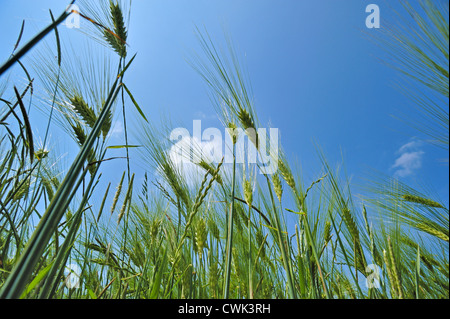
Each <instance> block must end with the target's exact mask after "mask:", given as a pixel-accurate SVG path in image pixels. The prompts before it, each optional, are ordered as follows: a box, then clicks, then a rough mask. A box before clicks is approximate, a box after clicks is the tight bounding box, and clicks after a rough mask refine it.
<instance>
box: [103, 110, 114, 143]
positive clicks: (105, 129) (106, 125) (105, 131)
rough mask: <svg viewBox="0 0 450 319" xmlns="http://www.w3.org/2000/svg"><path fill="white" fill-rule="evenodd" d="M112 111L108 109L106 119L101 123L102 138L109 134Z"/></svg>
mask: <svg viewBox="0 0 450 319" xmlns="http://www.w3.org/2000/svg"><path fill="white" fill-rule="evenodd" d="M112 116H113V115H112V111H111V110H110V111H109V112H108V113H106V119H105V122H104V123H103V125H102V134H103V139H106V137H107V136H108V134H109V131H110V130H111V125H112Z"/></svg>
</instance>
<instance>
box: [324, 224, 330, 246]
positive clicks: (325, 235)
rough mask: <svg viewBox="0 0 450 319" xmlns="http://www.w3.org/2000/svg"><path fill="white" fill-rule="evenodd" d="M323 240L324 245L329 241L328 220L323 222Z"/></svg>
mask: <svg viewBox="0 0 450 319" xmlns="http://www.w3.org/2000/svg"><path fill="white" fill-rule="evenodd" d="M323 239H324V240H325V243H328V242H329V241H330V239H331V223H330V221H329V220H327V221H326V222H325V227H324V229H323Z"/></svg>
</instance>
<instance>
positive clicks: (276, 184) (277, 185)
mask: <svg viewBox="0 0 450 319" xmlns="http://www.w3.org/2000/svg"><path fill="white" fill-rule="evenodd" d="M272 183H273V188H274V190H275V194H276V195H277V197H278V200H279V201H280V203H281V196H282V195H283V185H282V184H281V180H280V176H278V174H274V175H273V176H272Z"/></svg>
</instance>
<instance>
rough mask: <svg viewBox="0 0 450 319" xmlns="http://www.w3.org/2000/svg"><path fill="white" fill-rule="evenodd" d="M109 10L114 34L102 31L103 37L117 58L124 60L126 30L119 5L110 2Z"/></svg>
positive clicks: (125, 53)
mask: <svg viewBox="0 0 450 319" xmlns="http://www.w3.org/2000/svg"><path fill="white" fill-rule="evenodd" d="M110 10H111V19H112V22H113V25H114V32H113V33H112V32H111V31H110V30H104V31H103V35H104V37H105V39H106V41H108V43H109V45H110V46H111V47H112V48H113V49H114V51H116V52H117V54H119V56H121V57H122V58H124V57H126V55H127V47H126V41H127V30H126V28H125V22H124V19H123V14H122V9H121V8H120V6H119V3H116V4H114V3H113V2H112V1H111V3H110Z"/></svg>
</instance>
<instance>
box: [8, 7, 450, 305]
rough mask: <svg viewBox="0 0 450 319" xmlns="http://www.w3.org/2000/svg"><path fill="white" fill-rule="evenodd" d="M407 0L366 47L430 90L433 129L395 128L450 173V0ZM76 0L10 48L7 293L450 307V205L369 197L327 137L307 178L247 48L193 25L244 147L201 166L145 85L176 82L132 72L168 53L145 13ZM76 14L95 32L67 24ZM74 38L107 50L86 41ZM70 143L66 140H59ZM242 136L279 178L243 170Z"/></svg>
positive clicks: (379, 194)
mask: <svg viewBox="0 0 450 319" xmlns="http://www.w3.org/2000/svg"><path fill="white" fill-rule="evenodd" d="M399 3H401V7H402V11H401V12H399V14H400V15H404V16H405V17H409V20H408V21H409V22H408V23H410V24H409V25H407V26H405V27H404V28H400V27H398V28H397V27H395V26H394V25H393V26H391V27H389V28H388V27H386V28H381V29H380V30H381V31H380V32H379V33H377V35H376V36H372V35H369V36H367V37H366V38H365V40H364V41H367V42H372V43H373V45H374V46H377V47H381V48H382V49H383V50H384V51H385V52H386V55H387V56H388V57H389V61H387V62H386V63H385V62H383V61H376V59H374V61H373V63H378V64H379V67H380V68H383V67H385V68H390V69H391V70H394V71H395V72H397V73H398V75H399V76H401V77H403V78H406V79H408V81H410V82H406V81H405V82H404V83H414V85H416V86H408V85H409V84H406V85H405V88H404V90H406V91H407V95H408V96H409V97H410V98H411V103H412V104H414V106H415V108H416V109H417V110H418V111H419V112H420V114H422V115H421V119H422V120H423V121H420V120H417V118H416V119H415V120H413V121H409V120H408V118H406V117H405V118H400V119H396V121H398V122H399V123H405V122H406V123H407V124H406V125H409V126H410V127H412V128H413V129H414V130H415V132H416V135H417V136H421V137H422V138H423V140H424V142H423V143H428V144H429V147H431V148H437V149H440V150H441V151H444V152H446V153H447V158H446V160H444V164H443V166H445V167H447V170H448V123H449V120H448V68H449V67H448V42H449V26H448V1H430V0H423V1H399ZM74 4H75V5H76V7H74V6H71V5H74ZM417 4H419V5H417ZM66 5H67V9H66V10H65V11H62V12H52V11H49V12H48V21H49V23H48V24H47V25H46V26H44V27H42V28H40V30H41V31H38V32H35V33H34V34H33V35H32V36H30V37H28V36H27V37H25V36H22V35H23V34H24V30H28V29H27V27H28V24H27V23H28V22H27V19H25V17H23V19H24V20H23V21H24V22H23V24H22V26H21V28H20V29H19V30H16V29H11V28H10V31H9V32H14V33H15V34H16V35H15V36H16V38H17V41H16V44H15V45H14V46H13V47H10V48H8V51H9V52H12V53H11V54H10V55H9V56H8V57H4V56H2V59H3V61H4V63H3V64H2V65H1V66H0V143H1V144H0V296H1V298H2V299H186V300H189V299H257V300H263V299H267V300H274V299H448V298H449V210H448V197H447V198H446V199H445V198H444V199H443V200H442V199H440V198H439V196H435V194H434V193H433V192H431V191H428V190H429V189H431V188H426V187H424V188H422V189H421V188H418V187H416V186H412V185H410V184H409V183H408V182H407V181H405V180H404V179H402V178H399V175H398V174H397V175H396V174H388V173H386V174H381V173H379V172H377V171H373V172H372V174H369V176H364V183H362V186H361V189H363V190H362V191H360V190H358V191H357V192H356V191H355V190H354V185H353V180H352V179H351V178H350V177H349V176H347V174H346V169H345V167H346V161H345V158H344V160H343V162H342V163H338V164H339V165H337V164H336V163H335V161H334V160H329V151H328V150H327V148H326V147H324V146H322V145H320V143H318V144H316V145H315V149H316V153H317V156H316V158H317V162H316V165H315V167H314V168H313V169H311V168H308V167H304V166H302V168H301V169H300V168H298V165H296V162H295V161H294V160H293V157H292V156H291V154H295V153H296V152H300V151H301V150H298V149H287V148H286V149H285V148H283V146H282V145H283V138H281V139H279V140H278V139H276V140H275V141H273V140H272V139H270V138H269V134H268V135H267V136H266V135H265V136H261V135H262V134H261V132H262V131H261V130H259V129H261V128H269V127H270V123H265V122H262V121H261V122H260V121H259V120H258V116H257V114H258V111H259V108H258V98H257V97H258V96H257V93H258V92H257V91H256V90H255V92H254V91H253V90H252V86H251V84H250V83H251V81H250V79H252V74H250V73H249V72H247V67H246V62H247V61H248V60H247V59H245V56H244V54H242V51H241V48H242V47H244V46H245V43H237V42H235V41H234V40H233V39H234V35H233V34H232V32H229V33H226V34H225V36H224V35H223V33H222V34H215V33H213V32H209V30H208V26H207V25H205V26H200V25H198V26H195V27H193V28H192V30H191V31H192V32H194V33H195V34H196V39H197V43H196V44H195V45H196V48H197V47H198V48H200V50H196V51H195V53H193V54H190V55H189V57H188V58H187V59H186V62H185V64H186V67H187V68H189V70H190V71H191V72H192V73H194V74H195V75H196V77H197V78H198V79H199V81H201V82H202V84H203V85H204V88H206V93H205V94H206V95H208V97H209V100H210V105H209V107H210V108H211V110H213V112H214V114H215V116H216V118H217V119H218V120H219V121H220V123H221V124H222V127H220V128H219V130H220V131H221V132H222V134H223V136H222V137H223V138H224V139H225V140H228V144H226V146H227V147H228V149H227V151H228V152H227V154H226V155H223V154H222V155H223V156H217V154H214V155H215V156H214V159H213V160H211V158H210V157H208V155H207V154H206V155H205V154H204V153H203V152H204V150H203V149H202V148H201V147H193V148H192V152H190V153H189V154H188V155H187V158H184V160H185V161H184V162H183V163H186V165H187V166H189V172H190V175H189V174H185V171H184V170H182V168H181V166H180V163H179V157H174V156H171V155H172V153H171V152H169V150H171V149H173V147H175V146H178V147H179V146H180V144H177V143H175V142H174V141H173V140H172V139H171V138H170V135H171V131H172V130H173V129H174V128H176V127H177V126H176V125H175V124H172V122H171V121H172V120H173V121H177V120H179V119H178V118H177V113H176V112H175V111H172V110H171V109H170V108H167V109H166V114H165V115H163V117H162V119H159V116H160V114H157V113H156V112H154V111H153V110H152V107H151V104H150V103H147V102H146V101H142V100H141V99H139V98H138V97H137V95H135V94H134V93H135V91H134V87H133V85H130V84H129V83H135V82H136V81H142V82H144V81H146V82H147V83H156V82H153V81H152V80H149V79H148V78H152V77H154V78H158V77H164V74H146V75H145V76H146V77H148V78H139V79H132V75H131V74H135V73H131V71H132V70H133V67H134V65H135V63H136V61H137V60H138V59H141V60H146V59H151V57H147V56H140V55H139V51H136V50H135V47H136V44H135V43H133V42H132V41H130V39H136V38H135V37H133V38H132V37H131V36H132V33H133V29H132V28H129V26H130V23H131V22H130V21H132V19H133V17H134V16H133V7H134V3H132V1H127V0H111V1H109V0H98V1H82V0H80V1H76V2H74V3H70V2H68V1H67V4H66ZM78 10H79V11H78ZM363 14H364V12H363ZM366 15H367V14H366ZM21 19H22V17H21ZM68 19H71V21H72V22H74V21H75V22H74V23H76V22H77V21H78V22H79V23H81V24H82V28H81V30H80V31H81V32H77V33H76V34H75V33H68V32H67V30H63V28H64V29H66V27H65V26H63V24H66V25H67V24H68V22H67V21H69V20H68ZM0 24H2V25H3V23H2V22H1V21H0ZM3 27H4V28H8V26H5V25H3ZM62 31H64V32H62ZM71 32H72V31H71ZM74 32H75V31H74ZM149 32H150V31H149ZM152 32H158V30H155V31H152ZM70 34H74V37H75V38H76V41H84V42H85V43H88V45H89V46H92V47H95V48H100V50H103V51H102V52H105V53H104V54H94V53H92V52H98V51H94V50H93V51H92V52H91V51H86V52H83V51H82V50H81V49H78V47H74V46H71V44H70V42H69V40H70V39H68V36H69V35H70ZM221 37H224V38H225V41H223V42H220V43H221V44H220V45H219V43H218V40H217V39H218V38H221ZM142 41H147V40H146V39H142ZM2 46H5V44H2ZM83 48H84V47H83ZM238 48H239V49H238ZM330 54H331V53H330ZM267 63H270V61H267ZM386 64H387V65H386ZM17 74H20V75H17ZM140 74H142V73H140ZM133 80H134V81H133ZM269 80H270V81H273V82H278V81H283V79H269ZM148 85H151V84H148ZM286 85H288V84H286ZM414 87H420V88H423V90H415V89H413V88H414ZM155 89H157V88H155ZM408 90H409V91H408ZM326 91H327V88H326V87H325V88H324V92H326ZM429 91H431V92H432V93H433V96H435V97H437V98H436V99H434V98H430V95H429V94H428V93H424V92H429ZM173 94H176V92H174V93H173ZM324 94H325V93H324ZM381 94H382V93H381ZM255 96H256V98H255ZM349 103H351V101H350V102H349ZM186 107H188V106H186ZM311 107H312V106H311ZM393 107H394V106H393ZM30 109H31V110H33V112H37V111H36V110H38V111H39V112H40V115H39V120H38V117H33V116H31V115H30V114H31V110H30ZM172 112H174V113H172ZM278 112H283V110H281V109H277V108H274V109H273V113H278ZM33 114H34V113H33ZM132 115H133V120H130V119H131V117H132ZM164 116H167V117H164ZM279 116H283V117H285V118H289V117H292V116H293V115H291V114H289V113H286V114H281V115H279ZM117 119H119V120H117ZM298 121H299V122H300V121H301V119H299V120H298ZM336 121H339V119H336ZM117 123H119V124H117ZM117 125H120V128H121V130H120V133H119V134H120V140H121V143H116V142H115V141H114V142H112V140H113V139H112V137H111V136H112V135H113V134H116V133H115V130H116V129H117ZM299 125H300V124H299ZM343 125H346V124H343ZM380 125H381V124H380ZM280 129H282V128H280ZM324 129H325V128H317V130H324ZM172 132H173V131H172ZM270 132H272V131H270ZM330 134H333V133H331V132H330ZM311 135H314V132H311ZM270 136H271V137H272V134H270ZM57 137H59V138H62V137H64V139H65V141H67V142H66V143H65V144H64V145H60V146H57V145H56V146H55V144H54V140H55V138H57ZM283 137H284V135H283ZM308 138H309V137H308ZM241 140H246V141H247V144H246V145H250V146H252V149H253V150H254V152H255V154H256V155H258V156H260V155H261V156H263V155H264V156H266V157H265V158H266V159H267V161H269V162H270V163H271V164H272V166H274V167H275V169H274V170H267V166H265V167H263V166H264V165H263V164H261V163H260V162H259V163H258V162H256V163H255V162H250V161H245V160H244V161H239V156H238V153H239V151H240V150H241V149H240V147H241V146H242V145H241V144H240V141H241ZM278 142H279V143H278ZM386 142H388V141H386ZM274 143H276V144H275V145H273V144H274ZM194 146H195V145H194ZM197 146H198V145H197ZM249 149H250V147H249ZM268 149H270V150H269V151H268ZM184 154H185V153H184ZM185 155H186V154H185ZM209 155H211V154H209ZM256 155H255V156H256ZM258 158H260V157H258ZM261 158H262V157H261ZM333 158H334V157H333ZM113 163H114V166H112V165H113ZM136 163H138V164H139V167H140V168H139V169H138V168H137V167H138V166H137V164H136ZM142 168H143V169H142ZM264 168H265V169H266V170H264ZM305 172H307V173H308V175H307V176H314V178H313V179H310V178H309V177H308V178H305V177H304V176H305V174H304V173H305ZM441 179H442V182H444V183H445V184H446V186H447V190H448V176H443V175H442V177H441Z"/></svg>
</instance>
